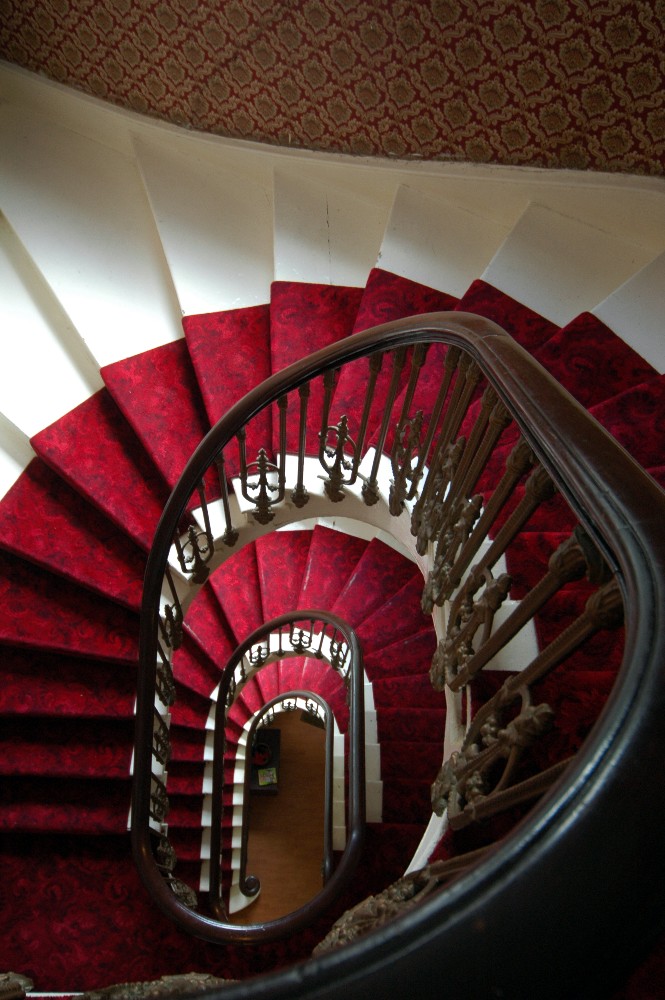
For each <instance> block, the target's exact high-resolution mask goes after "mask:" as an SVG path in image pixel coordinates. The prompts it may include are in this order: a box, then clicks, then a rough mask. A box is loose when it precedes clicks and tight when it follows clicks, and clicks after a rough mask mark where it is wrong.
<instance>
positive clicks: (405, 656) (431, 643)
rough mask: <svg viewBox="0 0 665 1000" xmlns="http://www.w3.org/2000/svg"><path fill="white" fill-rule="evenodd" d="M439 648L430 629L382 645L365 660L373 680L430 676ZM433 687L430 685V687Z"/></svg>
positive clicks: (367, 670)
mask: <svg viewBox="0 0 665 1000" xmlns="http://www.w3.org/2000/svg"><path fill="white" fill-rule="evenodd" d="M435 649H436V635H435V633H434V630H433V629H432V628H430V627H427V628H424V629H422V630H421V631H420V632H416V633H414V634H413V635H409V636H406V638H403V639H399V640H398V641H397V642H394V643H391V644H390V645H389V646H382V647H381V648H380V649H377V650H375V651H372V652H368V653H367V655H366V656H365V657H364V663H365V670H366V672H367V676H368V677H369V678H370V680H371V681H377V680H382V679H384V678H388V677H402V678H404V679H406V680H407V682H408V678H409V677H410V676H411V675H414V676H415V675H418V674H427V672H428V671H429V668H430V664H431V662H432V656H433V655H434V651H435ZM430 687H431V685H430Z"/></svg>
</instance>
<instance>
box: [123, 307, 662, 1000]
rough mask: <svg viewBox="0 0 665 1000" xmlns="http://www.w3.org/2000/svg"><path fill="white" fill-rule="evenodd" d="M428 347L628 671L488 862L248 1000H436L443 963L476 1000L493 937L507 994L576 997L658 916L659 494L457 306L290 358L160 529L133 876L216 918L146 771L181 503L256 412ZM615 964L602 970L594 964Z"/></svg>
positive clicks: (179, 909)
mask: <svg viewBox="0 0 665 1000" xmlns="http://www.w3.org/2000/svg"><path fill="white" fill-rule="evenodd" d="M432 343H434V344H436V343H443V344H447V345H449V348H450V347H452V348H456V349H459V350H460V351H461V352H463V353H465V354H466V355H467V356H469V357H470V358H471V359H472V360H473V362H474V363H475V364H476V365H477V366H478V368H479V369H480V371H481V372H482V373H483V374H484V376H485V377H486V379H487V382H488V383H489V384H490V385H491V386H492V388H493V389H494V391H495V393H496V395H497V396H498V398H499V399H500V400H501V401H502V402H503V403H504V404H505V405H506V406H507V407H508V409H509V410H510V412H511V414H512V415H513V416H514V418H515V420H516V421H517V424H518V425H519V427H520V429H521V432H522V434H523V436H524V438H525V439H526V441H527V442H528V444H529V446H530V447H531V448H532V449H533V452H534V453H535V455H536V456H537V458H538V460H539V461H540V462H541V463H542V465H543V467H544V468H545V469H546V470H547V472H548V473H549V474H550V475H551V477H552V479H553V480H554V481H555V483H556V485H557V488H558V490H559V491H560V492H561V493H562V494H563V495H564V496H565V498H566V500H567V501H568V503H569V504H570V506H571V507H572V508H573V510H574V511H575V513H576V515H577V517H578V518H579V521H580V522H581V524H582V525H583V526H584V529H585V531H586V533H587V534H588V536H589V537H590V539H591V540H592V541H593V544H594V545H595V546H596V547H597V548H598V550H599V551H600V552H601V554H602V556H603V558H604V560H605V561H606V563H607V565H608V566H609V569H610V571H611V572H612V574H613V575H614V577H615V579H616V580H617V583H618V586H619V588H620V593H621V597H622V601H623V606H624V615H625V634H626V641H625V649H626V653H625V656H624V662H623V665H622V668H621V670H620V672H619V675H618V678H617V681H616V683H615V685H614V688H613V690H612V693H611V695H610V698H609V700H608V702H607V704H606V706H605V708H604V710H603V712H602V715H601V717H600V719H599V720H598V722H597V724H596V725H595V727H594V729H593V731H592V733H591V734H590V736H589V737H588V738H587V740H586V741H585V743H584V745H583V747H582V749H581V751H580V752H579V753H578V755H577V756H576V758H575V759H574V760H573V762H572V763H571V764H570V766H569V767H568V768H566V770H565V775H564V777H563V778H562V779H560V780H558V781H556V782H555V783H554V784H553V785H552V787H551V789H550V791H549V792H547V793H546V794H545V795H544V797H543V798H542V800H541V801H540V803H539V804H538V805H536V806H535V807H534V809H533V810H532V811H531V813H530V814H529V815H528V817H527V818H526V819H525V820H524V821H523V822H522V823H521V824H520V825H519V827H518V828H517V829H516V830H514V831H513V833H512V834H511V835H510V836H509V837H507V838H506V839H505V841H504V842H502V843H501V844H500V845H497V847H496V849H493V850H491V851H490V852H488V854H487V856H486V857H485V859H484V860H483V862H482V864H479V865H478V866H477V867H475V868H473V869H472V870H470V871H468V872H467V873H466V874H465V875H464V876H463V877H461V878H460V879H459V880H458V881H457V882H455V883H453V884H452V885H451V886H449V887H448V888H447V889H446V891H445V893H438V894H433V895H432V896H431V897H429V898H428V899H427V900H426V901H424V902H423V904H422V906H420V907H418V908H415V909H413V910H412V911H410V912H409V913H408V914H406V915H405V916H404V917H403V918H401V919H400V920H399V921H397V922H396V923H395V924H392V925H388V926H386V927H384V928H382V930H381V932H380V933H377V934H375V935H370V936H369V937H368V938H367V939H365V940H363V941H359V942H357V943H356V944H354V945H353V946H350V947H349V948H348V949H345V950H344V951H341V952H339V953H334V954H330V955H325V956H322V957H321V958H320V959H316V960H315V961H313V962H312V963H310V964H309V965H308V966H307V971H306V974H305V973H304V972H301V971H299V969H298V968H296V970H287V971H285V972H281V973H277V974H275V975H274V976H272V977H270V978H269V979H265V980H261V981H257V984H256V988H255V989H254V991H253V996H254V997H257V998H261V997H268V996H270V997H287V996H288V997H307V996H314V995H315V994H316V995H323V994H326V995H327V993H328V992H329V991H333V992H334V991H335V989H336V986H337V984H338V983H339V982H341V981H343V982H344V984H345V987H344V988H345V997H347V998H352V997H356V996H357V997H361V996H362V997H365V996H367V995H368V994H371V993H373V992H374V993H376V994H377V995H387V994H389V993H391V992H392V991H393V988H394V983H395V981H400V982H403V983H404V982H406V981H411V982H417V984H418V994H419V996H420V997H425V998H427V997H435V996H438V995H439V991H440V981H441V975H442V972H441V970H442V968H445V978H446V982H447V986H448V988H449V989H450V990H451V991H452V992H453V993H454V995H455V996H460V997H462V996H464V997H474V998H475V997H482V996H486V995H488V992H487V975H488V967H487V963H484V962H483V961H482V960H480V959H479V956H480V955H482V952H483V947H484V944H485V943H486V942H488V941H490V940H491V942H492V944H491V949H490V952H491V956H492V962H493V966H492V968H493V972H492V975H493V976H494V977H495V981H496V983H497V984H498V986H497V989H499V988H500V989H501V990H503V991H504V993H505V994H506V995H511V996H515V997H522V996H524V997H527V996H532V995H533V992H534V990H536V991H537V992H538V995H539V996H541V997H549V996H552V997H554V996H560V995H569V996H575V995H576V994H577V992H578V990H579V992H580V993H581V992H582V987H583V984H585V983H590V982H591V973H590V972H589V969H591V970H592V975H593V976H594V977H597V976H598V974H599V973H598V968H597V966H598V965H599V963H600V962H601V960H602V961H604V960H605V958H606V956H607V955H608V954H610V953H612V954H614V955H615V956H618V955H620V954H622V953H623V954H627V953H628V952H630V951H631V950H634V949H636V948H637V947H639V946H640V944H641V943H642V942H643V941H645V940H647V938H648V935H649V934H650V932H651V930H652V929H653V928H654V927H656V926H657V925H658V923H659V921H660V920H661V918H662V900H663V898H665V872H664V871H663V866H662V865H660V864H659V862H658V858H659V857H660V842H661V836H662V828H663V822H664V821H665V789H664V788H663V785H662V782H660V781H659V780H658V778H657V775H658V774H659V771H660V768H661V767H662V760H663V758H664V757H665V727H664V726H663V724H662V720H663V717H664V714H663V713H664V711H665V528H664V526H665V496H664V494H663V492H662V491H661V490H660V489H659V487H658V486H657V485H656V483H655V482H654V481H653V480H652V479H651V478H650V477H649V476H648V475H647V474H646V473H644V472H643V470H642V469H641V468H640V467H639V466H638V465H637V464H636V463H635V462H634V461H633V460H632V459H631V458H630V456H629V455H628V454H627V453H626V452H625V451H624V450H623V449H622V448H621V447H620V446H619V445H618V444H617V443H616V441H614V439H613V438H612V437H611V436H610V435H609V434H608V433H607V432H606V431H604V430H603V428H601V427H600V426H599V425H598V424H597V423H596V422H595V421H594V420H593V418H592V417H591V416H590V415H589V414H588V413H587V412H586V411H585V410H584V409H583V408H582V407H581V406H580V405H579V404H578V403H576V402H575V400H573V399H572V397H570V395H569V394H568V393H566V392H565V390H563V389H562V388H561V386H560V385H558V383H556V381H555V380H554V379H553V378H552V377H551V376H549V375H548V374H547V373H546V372H545V371H544V370H543V369H542V368H541V367H540V366H539V365H538V364H537V363H536V362H535V361H534V360H533V359H532V358H531V356H530V355H528V354H527V352H526V351H524V350H523V349H522V348H521V347H520V346H519V345H518V344H517V343H516V342H515V341H514V340H513V339H512V338H511V337H510V336H509V335H508V334H506V333H505V332H504V331H502V330H501V329H500V328H499V327H497V326H496V325H495V324H493V323H491V322H490V321H488V320H485V319H483V318H480V317H477V316H472V315H470V314H464V313H448V314H445V313H444V314H432V315H429V316H419V317H416V318H415V319H409V320H402V321H399V322H397V323H391V324H387V325H385V326H383V327H377V328H375V329H373V330H369V331H366V332H364V333H361V334H357V335H355V336H353V337H351V338H348V339H347V340H345V341H342V342H340V343H337V344H334V345H332V346H331V347H329V348H326V349H325V350H323V351H320V352H318V353H317V354H315V355H312V356H311V357H309V358H306V359H303V360H302V361H299V362H297V363H296V364H295V365H293V366H291V367H290V368H288V369H286V370H284V371H282V372H279V373H278V374H276V375H274V376H272V377H271V378H270V379H268V380H267V381H266V382H265V383H263V384H262V385H261V386H259V387H257V388H256V389H254V390H253V391H252V392H250V393H249V394H248V395H247V396H246V397H244V399H243V400H241V401H240V402H239V403H237V404H236V405H235V406H234V407H233V408H232V409H231V410H230V411H229V412H228V413H227V414H226V416H225V417H223V418H222V420H220V421H219V422H218V424H217V425H216V426H215V427H214V428H213V429H212V430H211V431H210V432H209V434H208V435H207V436H206V438H205V439H204V441H203V442H202V443H201V445H200V446H199V448H197V450H196V452H195V453H194V455H193V456H192V459H191V460H190V462H189V463H188V465H187V467H186V469H185V471H184V473H183V475H182V477H181V479H180V481H179V483H178V485H177V486H176V488H175V489H174V491H173V493H172V495H171V498H170V500H169V502H168V505H167V507H166V509H165V511H164V514H163V516H162V518H161V520H160V523H159V526H158V528H157V531H156V534H155V540H154V544H153V549H152V552H151V554H150V557H149V560H148V565H147V570H146V577H145V590H144V603H143V611H142V619H141V671H140V676H139V690H138V709H137V741H136V758H135V770H136V774H137V776H138V777H137V780H136V782H135V792H134V800H133V828H132V835H133V842H134V851H135V857H136V859H137V863H138V865H139V868H140V870H141V875H142V877H143V879H144V881H145V883H146V885H147V886H148V888H149V890H150V891H151V893H152V895H153V897H154V898H155V899H156V900H157V901H158V903H159V905H160V906H162V908H163V909H164V910H165V911H167V912H170V913H171V914H172V915H176V916H177V917H178V918H179V919H180V918H182V919H181V923H182V924H183V926H187V927H189V928H190V929H191V930H192V932H193V933H196V934H199V935H200V936H207V935H208V933H209V931H210V930H211V929H212V924H213V923H214V922H212V921H207V918H204V917H196V918H194V916H193V915H192V914H191V913H190V911H188V910H187V908H186V907H184V906H181V904H179V903H178V901H177V900H174V898H173V895H172V894H171V893H170V890H168V888H165V886H164V884H163V880H162V878H161V875H160V873H159V872H158V871H157V869H156V867H155V865H154V861H153V859H152V856H151V849H150V846H149V822H148V815H149V804H148V803H149V782H147V779H146V777H145V775H146V774H147V775H149V773H150V759H151V753H152V751H151V738H152V711H153V701H154V698H153V691H154V685H155V669H156V662H157V657H158V647H157V642H158V639H157V637H158V634H159V625H160V614H159V611H160V593H161V588H162V580H163V576H164V571H165V567H166V565H167V560H168V554H169V550H170V548H171V544H172V540H173V536H174V533H175V532H176V530H177V528H178V525H179V524H180V522H181V519H182V518H183V516H184V515H185V512H186V508H187V505H188V503H189V501H190V497H191V496H192V495H193V494H194V493H195V491H196V489H197V486H198V484H199V483H200V482H201V481H202V479H203V476H204V474H205V472H206V470H207V468H208V467H209V465H210V464H211V463H212V462H214V461H215V459H218V458H220V457H221V455H222V452H223V449H224V447H225V446H226V444H227V443H228V442H230V441H231V440H232V439H233V438H234V437H235V436H236V435H237V434H238V433H239V432H240V431H241V430H242V428H243V427H244V426H245V424H247V422H248V421H249V420H251V419H252V418H253V417H254V416H255V415H256V414H257V413H259V412H260V411H261V410H262V409H263V408H264V407H265V406H268V405H271V403H272V402H276V401H277V400H279V399H280V398H281V397H283V396H284V395H285V394H286V393H288V392H290V391H292V390H295V389H298V388H299V387H300V386H302V385H304V384H305V383H307V382H308V381H309V380H310V379H311V378H313V377H315V376H319V375H322V374H325V373H332V372H334V371H335V370H336V369H338V368H340V367H341V366H342V365H344V364H346V363H348V362H351V361H354V360H357V359H359V358H361V357H364V356H369V355H371V354H374V353H376V352H379V351H385V350H396V349H400V348H405V347H410V346H414V345H418V344H432ZM628 803H630V809H631V810H632V813H628V809H629V806H628ZM627 816H632V817H633V818H632V819H631V820H630V821H628V822H627ZM644 857H651V858H654V859H656V861H655V863H654V864H653V865H651V866H650V867H649V869H648V873H647V875H646V877H644V878H641V879H640V878H636V877H635V867H636V859H637V858H644ZM571 872H574V877H575V886H574V888H571V883H570V873H571ZM608 873H611V877H609V875H608ZM571 896H572V898H571ZM626 913H630V914H631V919H630V920H629V921H626V920H625V919H624V918H625V914H626ZM190 920H191V923H190ZM553 927H556V933H555V934H552V933H551V929H552V928H553ZM619 927H620V930H619ZM241 936H242V935H241V934H239V935H238V939H240V938H241ZM517 942H519V955H520V957H519V961H517V960H516V959H515V957H514V956H515V947H516V943H517ZM617 961H618V959H617V960H616V961H615V962H614V969H616V965H617ZM543 964H544V965H545V966H546V967H547V981H545V982H544V981H543V980H542V979H541V978H540V976H539V970H540V967H541V965H543ZM611 969H612V963H611V962H606V964H605V965H604V967H603V970H601V971H602V972H604V973H605V974H607V975H610V972H611ZM534 984H537V985H534ZM224 995H225V996H226V997H227V998H228V1000H235V998H236V997H240V996H242V995H243V993H242V988H241V987H234V986H230V987H229V988H228V991H227V992H225V994H224Z"/></svg>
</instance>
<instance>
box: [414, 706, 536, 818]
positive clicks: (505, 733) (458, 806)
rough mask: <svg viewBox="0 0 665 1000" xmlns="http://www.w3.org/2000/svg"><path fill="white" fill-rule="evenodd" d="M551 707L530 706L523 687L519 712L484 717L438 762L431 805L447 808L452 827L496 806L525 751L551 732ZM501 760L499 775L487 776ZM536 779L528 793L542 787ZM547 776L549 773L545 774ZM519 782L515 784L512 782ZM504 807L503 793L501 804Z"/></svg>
mask: <svg viewBox="0 0 665 1000" xmlns="http://www.w3.org/2000/svg"><path fill="white" fill-rule="evenodd" d="M553 721H554V712H553V711H552V709H551V708H550V706H549V705H546V704H544V703H543V704H540V705H532V704H531V703H530V698H529V694H528V691H526V690H524V691H523V704H522V709H521V711H520V713H519V714H518V715H517V716H515V717H514V718H513V719H512V720H510V721H509V722H507V723H506V724H505V725H504V724H503V721H502V718H501V715H500V714H496V713H495V714H493V715H491V716H490V717H488V718H487V720H486V722H485V724H484V725H483V727H482V728H481V729H480V730H478V729H475V730H474V736H473V738H470V737H467V739H466V740H465V741H464V744H463V746H462V749H461V750H460V751H459V752H457V753H453V754H451V756H450V757H449V759H448V760H447V761H446V762H445V763H444V764H443V766H442V767H441V769H440V771H439V773H438V775H437V777H436V779H435V781H434V783H433V785H432V808H433V810H434V812H435V813H436V814H437V815H438V816H441V815H442V814H443V811H444V809H446V808H447V809H448V818H449V821H450V825H451V827H452V828H453V829H461V828H463V827H465V826H468V824H469V823H471V822H473V821H474V820H476V819H479V818H480V815H481V812H482V815H483V816H488V815H492V814H493V813H494V812H495V811H498V809H497V800H495V799H494V796H495V795H496V794H497V793H501V792H505V791H506V789H507V786H508V784H509V782H510V779H511V776H512V774H513V773H514V771H515V767H516V764H517V762H518V760H519V758H520V757H521V756H522V754H523V752H524V751H525V750H526V749H528V748H529V747H530V746H532V745H533V743H534V742H535V741H536V740H538V739H540V738H541V737H542V736H543V735H545V734H546V733H547V732H549V731H550V729H551V728H552V725H553ZM500 760H504V761H505V765H504V767H503V768H502V770H501V774H500V776H499V778H498V779H496V778H495V779H494V781H493V782H492V781H491V772H493V771H494V770H495V766H496V764H497V762H498V761H500ZM538 777H539V778H540V781H536V782H532V785H531V789H530V791H531V793H532V794H538V793H539V791H540V790H541V788H540V785H541V784H542V776H538ZM549 777H551V776H549V775H548V778H549ZM516 787H518V786H516ZM501 807H502V808H505V807H506V806H505V798H504V800H503V804H502V806H501Z"/></svg>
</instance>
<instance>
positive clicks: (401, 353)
mask: <svg viewBox="0 0 665 1000" xmlns="http://www.w3.org/2000/svg"><path fill="white" fill-rule="evenodd" d="M405 362H406V348H404V347H400V348H399V349H398V350H396V351H394V352H393V370H392V374H391V376H390V386H389V388H388V398H387V399H386V403H385V408H384V411H383V418H382V420H381V426H380V428H379V436H378V438H377V442H376V451H375V453H374V460H373V462H372V468H371V471H370V474H369V476H368V478H367V479H366V480H365V482H364V483H363V487H362V498H363V501H364V502H365V504H366V505H367V506H368V507H371V506H373V505H374V504H375V503H378V500H379V488H378V483H377V476H378V473H379V464H380V462H381V458H382V455H383V449H384V446H385V443H386V437H387V435H388V427H389V426H390V420H391V416H392V411H393V406H394V405H395V399H396V398H397V392H398V390H399V380H400V375H401V374H402V370H403V368H404V364H405ZM362 443H363V442H362V439H361V442H360V446H361V448H362Z"/></svg>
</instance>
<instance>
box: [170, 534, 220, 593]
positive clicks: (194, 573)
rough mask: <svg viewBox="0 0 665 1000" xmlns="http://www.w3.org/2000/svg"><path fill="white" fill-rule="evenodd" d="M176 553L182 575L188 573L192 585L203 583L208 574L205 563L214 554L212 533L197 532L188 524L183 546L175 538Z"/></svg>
mask: <svg viewBox="0 0 665 1000" xmlns="http://www.w3.org/2000/svg"><path fill="white" fill-rule="evenodd" d="M176 551H177V553H178V562H179V563H180V568H181V569H182V571H183V573H190V574H191V579H192V582H193V583H198V584H201V583H205V582H206V580H207V579H208V575H209V572H210V571H209V569H208V567H207V565H206V563H208V562H209V561H210V559H211V558H212V555H213V552H214V544H213V538H212V533H211V532H210V531H209V530H208V531H199V529H198V528H197V527H196V526H195V525H193V524H190V526H189V528H188V531H187V541H186V542H185V543H184V544H183V543H182V542H180V540H179V539H178V538H176Z"/></svg>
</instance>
